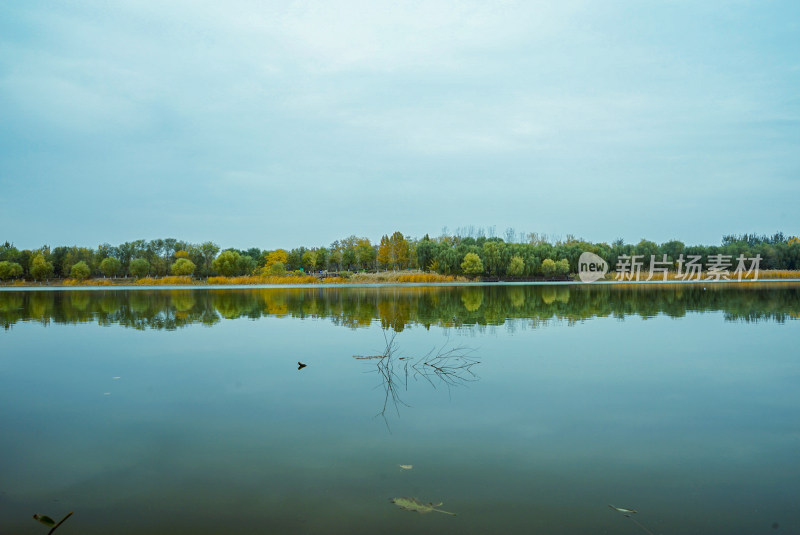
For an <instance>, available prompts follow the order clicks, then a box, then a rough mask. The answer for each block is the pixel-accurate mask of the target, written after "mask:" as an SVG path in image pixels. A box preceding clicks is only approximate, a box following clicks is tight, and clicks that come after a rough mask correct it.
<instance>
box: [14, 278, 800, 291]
mask: <svg viewBox="0 0 800 535" xmlns="http://www.w3.org/2000/svg"><path fill="white" fill-rule="evenodd" d="M776 283H788V284H789V285H790V286H794V285H798V286H800V278H791V279H780V278H773V279H769V278H767V279H757V280H752V279H744V280H741V281H739V280H719V281H717V280H710V281H709V280H690V281H682V280H667V281H616V280H598V281H594V282H583V281H580V280H563V281H553V280H551V281H546V280H542V281H493V282H486V281H454V282H371V283H365V282H331V283H314V284H308V283H306V284H205V283H202V282H201V283H197V284H153V285H144V284H107V285H93V284H88V285H77V284H70V285H57V284H53V285H39V284H29V285H28V284H26V285H18V286H15V285H2V286H0V292H13V291H76V290H89V291H104V290H111V291H116V290H120V291H130V290H201V289H203V290H228V289H230V290H248V289H250V290H267V289H303V288H307V289H312V288H313V289H327V288H392V287H395V288H420V287H437V286H440V287H449V286H550V285H554V286H643V285H644V286H647V285H649V286H670V285H673V286H683V285H698V284H704V285H710V286H730V285H739V284H741V285H743V286H754V285H759V284H767V285H770V284H776Z"/></svg>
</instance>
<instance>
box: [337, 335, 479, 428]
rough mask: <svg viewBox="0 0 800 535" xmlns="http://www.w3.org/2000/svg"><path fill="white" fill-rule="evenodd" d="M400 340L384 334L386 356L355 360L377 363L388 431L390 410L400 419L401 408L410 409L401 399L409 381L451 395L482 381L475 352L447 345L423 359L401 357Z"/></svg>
mask: <svg viewBox="0 0 800 535" xmlns="http://www.w3.org/2000/svg"><path fill="white" fill-rule="evenodd" d="M396 338H397V332H396V331H395V332H393V333H392V334H391V335H389V334H387V332H386V331H384V341H385V343H386V348H385V349H384V351H383V353H382V354H380V355H367V356H363V355H354V356H353V358H355V359H357V360H363V361H370V362H372V363H374V366H375V369H374V370H373V371H374V372H375V373H377V375H378V377H379V378H380V386H381V387H382V388H383V392H384V399H383V407H382V408H381V410H380V411H379V412H378V414H377V415H378V416H380V417H382V418H383V419H384V421H385V422H386V427H387V428H389V421H388V420H387V418H386V410H387V409H389V408H390V407H393V408H394V412H395V413H396V414H397V416H400V406H406V407H407V406H408V405H407V404H406V403H405V402H403V400H402V397H401V396H402V392H404V391H408V384H409V379H411V380H412V381H416V380H420V381H422V382H425V383H427V384H429V385H430V386H432V387H433V388H438V387H440V386H444V387H446V388H447V389H448V391H449V390H450V388H452V387H456V386H461V385H463V384H465V383H468V382H472V381H477V380H478V376H477V375H476V374H475V373H474V372H473V371H472V367H473V366H475V365H476V364H480V361H478V360H477V359H474V358H472V357H471V355H472V353H473V352H474V350H473V349H470V348H468V347H465V346H457V347H450V345H449V341H447V342H445V343H443V344H442V345H441V346H439V347H434V348H433V349H431V350H430V351H428V352H427V353H426V354H425V355H422V356H416V357H414V356H401V354H400V347H399V345H398V343H397V340H396Z"/></svg>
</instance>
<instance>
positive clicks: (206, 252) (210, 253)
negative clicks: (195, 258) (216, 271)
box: [198, 241, 219, 277]
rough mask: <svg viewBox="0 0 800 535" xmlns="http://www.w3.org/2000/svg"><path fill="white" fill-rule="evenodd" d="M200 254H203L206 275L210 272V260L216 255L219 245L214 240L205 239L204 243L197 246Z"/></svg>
mask: <svg viewBox="0 0 800 535" xmlns="http://www.w3.org/2000/svg"><path fill="white" fill-rule="evenodd" d="M198 250H199V252H200V254H201V255H202V256H203V262H204V263H205V268H206V272H205V276H206V277H208V274H209V273H210V272H211V262H213V261H214V258H215V257H216V256H217V253H218V252H219V245H217V244H216V243H214V242H210V241H207V242H205V243H204V244H202V245H200V247H198Z"/></svg>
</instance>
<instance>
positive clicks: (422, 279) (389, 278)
mask: <svg viewBox="0 0 800 535" xmlns="http://www.w3.org/2000/svg"><path fill="white" fill-rule="evenodd" d="M616 275H617V274H616V273H615V272H613V271H612V272H609V273H607V274H606V276H605V279H604V280H607V281H614V280H615V277H616ZM649 276H650V273H649V272H646V271H642V272H641V273H640V274H639V278H638V280H639V281H641V282H645V281H647V280H648V278H649ZM573 278H574V280H575V281H578V280H580V279H579V278H578V276H577V275H575V276H574V277H573ZM754 278H755V276H754V274H753V273H750V274H744V275H743V277H742V279H743V280H752V279H754ZM663 279H664V276H663V274H661V273H657V274H655V275H654V276H653V278H652V279H651V282H662V281H663ZM707 279H708V274H707V273H702V274H701V276H700V280H707ZM780 279H800V271H790V270H762V271H759V272H758V280H780ZM471 280H474V281H475V282H480V281H481V279H480V278H477V279H467V278H465V277H461V276H453V275H439V274H438V273H420V272H418V271H384V272H379V273H353V274H347V275H346V276H335V277H316V276H314V275H283V276H274V275H273V276H263V275H248V276H241V277H220V276H217V277H209V278H208V279H196V278H192V277H175V276H170V277H159V278H153V277H144V278H141V279H134V278H113V279H85V280H77V279H50V280H48V281H26V280H15V281H10V282H5V283H2V284H0V286H2V287H11V288H16V287H19V288H26V287H61V286H64V287H76V286H77V287H82V286H109V287H113V286H206V285H213V286H242V285H270V284H276V285H277V284H309V285H314V284H321V285H328V284H345V283H348V284H426V283H443V282H470V281H471ZM509 280H512V281H513V279H509ZM634 280H635V279H634ZM691 280H692V281H696V280H698V278H697V275H694V276H693V277H692V278H691ZM729 280H731V281H736V280H738V278H737V277H733V276H729ZM492 281H496V279H492ZM667 281H669V282H683V279H681V278H678V276H677V274H676V273H674V272H670V273H668V274H667ZM535 282H548V281H546V280H545V279H542V280H536V281H535ZM620 282H628V281H620Z"/></svg>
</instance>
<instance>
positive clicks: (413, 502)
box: [392, 498, 456, 516]
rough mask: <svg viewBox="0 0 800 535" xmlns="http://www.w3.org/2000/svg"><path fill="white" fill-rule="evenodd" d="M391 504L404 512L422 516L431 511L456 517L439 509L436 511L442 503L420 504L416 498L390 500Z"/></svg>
mask: <svg viewBox="0 0 800 535" xmlns="http://www.w3.org/2000/svg"><path fill="white" fill-rule="evenodd" d="M392 503H393V504H395V505H396V506H397V507H399V508H400V509H405V510H406V511H413V512H416V513H419V514H421V515H424V514H426V513H430V512H432V511H436V512H437V513H444V514H446V515H452V516H456V514H455V513H450V512H448V511H442V510H441V509H437V507H439V506H440V505H442V502H439V503H437V504H434V503H432V502H428V503H422V502H421V501H419V500H418V499H416V498H394V499H392Z"/></svg>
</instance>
